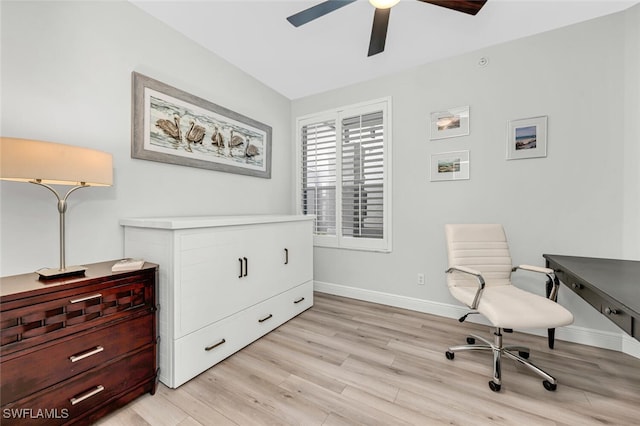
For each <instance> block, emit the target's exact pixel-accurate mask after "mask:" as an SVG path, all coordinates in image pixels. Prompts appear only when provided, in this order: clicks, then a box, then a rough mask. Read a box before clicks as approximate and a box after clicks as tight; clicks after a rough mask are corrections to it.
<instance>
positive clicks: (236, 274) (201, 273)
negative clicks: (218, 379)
mask: <svg viewBox="0 0 640 426" xmlns="http://www.w3.org/2000/svg"><path fill="white" fill-rule="evenodd" d="M179 245H180V249H179V250H178V257H179V258H178V259H177V264H178V268H177V271H176V274H177V279H176V288H175V289H174V291H175V297H176V316H175V321H176V324H175V326H176V336H175V337H180V336H184V335H185V334H188V333H191V332H193V331H195V330H197V329H199V328H202V327H204V326H206V325H208V324H211V323H212V322H215V321H218V320H220V319H222V318H225V317H227V316H229V315H231V314H233V313H235V312H238V311H239V310H241V309H244V308H246V307H247V306H251V305H253V304H255V303H258V302H259V301H260V300H261V299H260V295H259V294H257V293H256V292H255V291H253V287H254V286H255V284H254V282H255V281H256V280H257V277H258V275H259V271H260V269H261V268H263V267H262V266H261V265H260V262H259V259H258V256H256V254H255V252H256V247H254V245H253V244H252V235H251V232H250V230H249V229H236V228H233V227H231V228H215V229H207V230H204V231H202V230H201V231H199V232H188V233H186V232H185V233H183V234H181V235H180V236H179Z"/></svg>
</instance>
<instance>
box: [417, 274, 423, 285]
mask: <svg viewBox="0 0 640 426" xmlns="http://www.w3.org/2000/svg"><path fill="white" fill-rule="evenodd" d="M418 285H424V274H418Z"/></svg>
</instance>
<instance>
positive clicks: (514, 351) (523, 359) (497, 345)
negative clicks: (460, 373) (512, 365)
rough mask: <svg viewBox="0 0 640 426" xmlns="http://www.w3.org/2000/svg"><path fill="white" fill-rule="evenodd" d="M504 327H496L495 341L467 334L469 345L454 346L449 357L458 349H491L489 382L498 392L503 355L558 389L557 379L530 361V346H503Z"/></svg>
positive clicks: (500, 384)
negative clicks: (491, 375)
mask: <svg viewBox="0 0 640 426" xmlns="http://www.w3.org/2000/svg"><path fill="white" fill-rule="evenodd" d="M501 331H502V329H500V328H496V329H495V331H494V333H493V335H494V342H493V343H491V342H490V341H488V340H487V339H484V338H482V337H479V336H476V335H474V334H471V335H469V336H467V343H468V344H467V345H460V346H452V347H450V348H449V350H448V351H447V352H446V356H447V359H450V360H452V359H453V358H454V356H455V353H456V352H458V351H491V352H493V378H492V380H491V381H490V382H489V388H490V389H491V390H492V391H494V392H498V391H499V390H500V387H501V386H502V377H501V376H502V372H501V362H502V361H501V360H502V356H503V355H504V356H506V357H507V358H510V359H512V360H514V361H517V362H519V363H520V364H522V365H524V366H525V367H527V368H528V369H529V370H531V371H533V372H534V373H536V374H537V375H539V376H540V377H542V378H543V379H544V380H543V382H542V384H543V385H544V388H545V389H546V390H549V391H554V390H556V387H557V381H556V379H555V378H554V377H553V376H551V375H550V374H548V373H547V372H546V371H544V370H542V369H541V368H539V367H536V366H535V365H534V364H533V363H532V362H530V361H528V360H527V358H529V353H530V352H529V348H527V347H525V346H513V345H511V346H503V345H502V332H501ZM476 340H479V341H481V342H482V344H476Z"/></svg>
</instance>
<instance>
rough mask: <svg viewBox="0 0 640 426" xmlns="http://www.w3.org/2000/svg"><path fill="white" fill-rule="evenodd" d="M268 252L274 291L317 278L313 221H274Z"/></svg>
mask: <svg viewBox="0 0 640 426" xmlns="http://www.w3.org/2000/svg"><path fill="white" fill-rule="evenodd" d="M268 233H269V236H268V238H267V240H268V241H270V244H269V249H268V251H267V252H265V256H266V257H267V258H268V259H269V266H270V268H271V269H270V274H269V277H268V280H269V282H270V283H271V284H270V286H271V288H272V294H277V293H280V292H282V291H286V290H288V289H290V288H292V287H294V286H297V285H299V284H302V283H304V282H307V281H309V280H311V279H312V278H313V235H312V230H311V221H304V222H285V223H278V224H272V225H271V226H270V227H269V228H268Z"/></svg>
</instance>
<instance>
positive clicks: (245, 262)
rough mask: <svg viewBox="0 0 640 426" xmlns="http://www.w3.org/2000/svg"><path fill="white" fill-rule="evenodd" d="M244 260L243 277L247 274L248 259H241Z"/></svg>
mask: <svg viewBox="0 0 640 426" xmlns="http://www.w3.org/2000/svg"><path fill="white" fill-rule="evenodd" d="M243 259H244V275H243V277H246V276H247V275H248V274H249V259H247V258H246V257H243Z"/></svg>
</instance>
